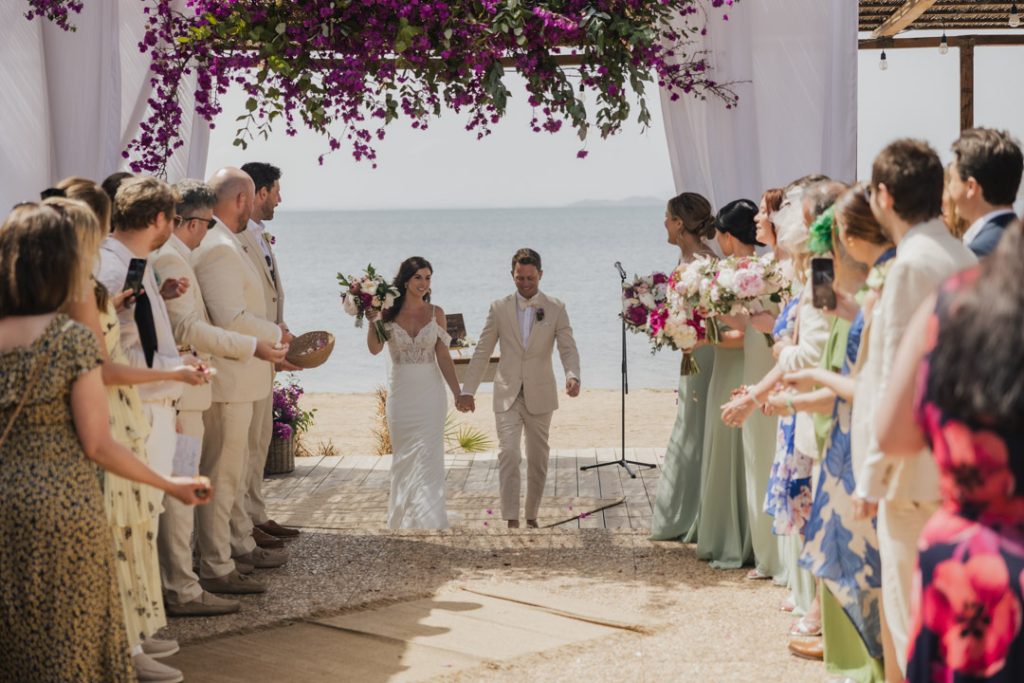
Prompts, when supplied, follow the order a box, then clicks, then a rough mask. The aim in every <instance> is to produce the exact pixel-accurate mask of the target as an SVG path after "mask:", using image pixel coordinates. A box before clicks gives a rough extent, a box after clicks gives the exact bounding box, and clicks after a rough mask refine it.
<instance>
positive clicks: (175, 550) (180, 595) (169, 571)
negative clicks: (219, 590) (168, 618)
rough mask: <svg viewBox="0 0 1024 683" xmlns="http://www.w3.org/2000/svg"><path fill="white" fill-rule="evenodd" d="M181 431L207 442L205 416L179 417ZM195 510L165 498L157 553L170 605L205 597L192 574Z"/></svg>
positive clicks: (183, 414)
mask: <svg viewBox="0 0 1024 683" xmlns="http://www.w3.org/2000/svg"><path fill="white" fill-rule="evenodd" d="M178 422H179V423H181V432H182V434H185V435H187V436H191V437H195V438H197V439H199V440H200V441H202V440H203V431H204V430H203V413H202V412H200V411H197V410H186V411H182V412H181V413H179V414H178ZM194 527H195V508H194V507H192V506H191V505H185V504H184V503H182V502H181V501H179V500H178V499H177V498H175V497H173V496H164V512H163V514H162V515H160V534H159V535H158V536H157V551H158V552H159V553H160V578H161V579H162V580H163V584H164V597H165V599H166V600H167V602H169V603H173V604H177V605H180V604H183V603H186V602H191V601H193V600H195V599H196V598H198V597H199V596H200V595H202V592H203V589H202V588H201V587H200V586H199V577H198V576H196V574H195V572H194V571H192V530H193V528H194Z"/></svg>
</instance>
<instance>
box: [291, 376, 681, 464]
mask: <svg viewBox="0 0 1024 683" xmlns="http://www.w3.org/2000/svg"><path fill="white" fill-rule="evenodd" d="M620 400H621V399H620V393H619V392H618V391H611V390H602V389H592V390H584V391H583V392H581V394H580V396H578V397H577V398H575V399H570V398H567V397H565V396H562V397H560V398H559V401H560V403H561V405H560V407H559V410H558V411H557V412H556V413H555V416H554V419H553V420H552V424H551V447H552V448H612V447H617V446H618V445H619V444H620V441H621V430H620V417H619V411H620ZM476 404H477V409H476V412H475V413H465V414H458V413H456V415H458V417H457V421H458V423H459V424H464V425H468V426H472V427H475V428H477V429H480V430H482V431H483V432H484V433H486V434H487V435H488V436H489V437H490V438H491V440H492V442H493V443H495V444H496V443H497V437H496V435H495V430H494V412H493V410H492V409H491V394H489V393H487V394H484V393H480V394H478V395H477V397H476ZM302 405H303V406H304V407H305V408H315V409H316V411H317V412H316V420H315V423H314V426H313V428H312V429H311V430H310V432H309V433H308V434H307V435H306V437H305V445H306V447H307V448H308V449H309V450H311V451H313V452H320V451H321V450H322V446H324V445H326V444H333V446H334V453H333V454H335V455H349V454H360V455H366V454H373V453H375V452H376V450H375V449H376V439H375V438H374V434H373V428H374V427H375V425H376V424H377V418H376V413H377V398H376V396H375V395H374V394H328V393H310V394H306V395H305V396H304V397H303V398H302ZM675 417H676V392H674V391H655V390H650V389H638V390H634V391H631V392H630V393H629V394H628V395H627V396H626V447H627V448H658V447H662V448H663V447H664V446H665V444H666V443H668V437H669V435H670V434H671V432H672V425H673V422H674V421H675Z"/></svg>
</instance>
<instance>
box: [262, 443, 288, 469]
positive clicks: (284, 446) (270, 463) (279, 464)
mask: <svg viewBox="0 0 1024 683" xmlns="http://www.w3.org/2000/svg"><path fill="white" fill-rule="evenodd" d="M294 469H295V436H294V435H293V436H292V438H290V439H278V438H276V437H275V438H273V439H271V440H270V450H269V451H267V464H266V465H264V466H263V474H288V473H289V472H291V471H292V470H294Z"/></svg>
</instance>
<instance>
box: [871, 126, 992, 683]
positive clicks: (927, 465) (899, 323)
mask: <svg viewBox="0 0 1024 683" xmlns="http://www.w3.org/2000/svg"><path fill="white" fill-rule="evenodd" d="M869 189H870V195H871V210H872V212H873V213H874V214H875V218H877V219H878V222H879V223H880V224H881V225H882V227H883V229H884V230H885V231H886V233H887V234H888V235H889V236H890V237H891V238H892V240H893V241H894V242H895V243H896V258H895V259H893V262H892V266H891V267H890V269H889V273H888V275H887V276H886V278H885V285H884V287H883V289H882V296H881V299H880V300H879V302H878V304H877V305H876V306H875V307H874V310H873V312H872V317H871V322H870V330H869V332H868V348H867V356H866V358H862V366H861V372H862V373H865V376H864V379H865V381H866V382H867V383H868V385H869V386H873V387H874V397H873V398H874V400H873V401H872V404H873V405H874V406H878V405H879V404H880V401H879V400H878V397H880V396H882V395H884V393H885V390H886V385H887V383H888V380H889V377H890V375H891V373H892V364H893V359H894V358H895V356H896V349H897V347H898V346H899V343H900V339H902V337H903V333H904V332H905V330H906V328H907V324H908V323H909V322H910V320H911V318H912V317H913V315H914V312H915V311H916V310H917V308H918V307H919V306H920V305H921V303H922V302H924V300H925V299H927V298H928V297H929V296H930V295H931V294H933V293H934V292H935V290H936V289H937V288H938V286H939V284H941V283H942V281H943V280H945V279H946V278H948V277H949V276H950V275H952V274H954V273H956V272H957V271H960V270H962V269H964V268H967V267H968V266H970V265H971V264H973V263H974V262H975V261H976V259H975V257H974V255H973V254H972V253H971V252H970V250H969V249H968V248H967V247H965V246H964V245H963V244H962V243H961V242H960V241H959V240H957V239H956V238H955V237H953V236H952V235H951V234H950V233H949V230H948V229H947V228H946V226H945V224H944V223H943V222H942V221H941V219H940V218H939V215H940V213H941V210H942V189H943V168H942V163H941V162H940V161H939V157H938V155H937V154H936V153H935V151H934V150H932V149H931V147H929V146H928V144H927V143H925V142H921V141H918V140H909V139H904V140H897V141H895V142H893V143H890V144H889V146H888V147H886V148H885V149H883V150H882V151H881V152H880V153H879V154H878V156H877V157H875V161H874V165H873V167H872V171H871V186H870V188H869ZM869 417H870V416H869ZM858 433H860V431H859V430H856V429H855V430H854V434H855V438H856V434H858ZM866 433H867V434H869V436H867V439H866V441H867V443H866V455H865V457H864V460H863V464H862V465H861V467H860V471H859V472H858V476H857V489H856V492H855V495H856V498H857V507H858V513H859V514H860V515H861V516H867V515H870V514H871V513H872V512H873V511H874V509H875V507H876V506H877V510H878V550H879V556H880V558H881V561H882V606H883V611H884V613H885V620H886V624H887V625H888V626H889V632H890V634H891V635H892V641H893V646H894V647H895V651H896V659H897V663H898V665H899V668H900V671H901V672H902V673H903V674H904V675H905V674H906V667H907V659H906V657H907V645H908V640H909V629H910V609H911V605H910V597H911V588H912V582H913V574H914V567H915V565H916V563H917V539H918V536H920V534H921V530H922V528H923V527H924V524H925V522H927V521H928V518H929V517H931V515H932V513H933V512H935V510H936V509H937V508H938V502H939V474H938V470H937V468H936V466H935V462H934V460H933V459H932V455H931V453H930V452H929V451H927V450H925V451H922V452H921V453H919V454H917V455H916V456H914V457H912V458H904V457H892V458H890V457H886V456H885V454H883V453H881V452H879V449H878V440H877V436H876V433H875V430H874V429H873V428H871V429H869V430H866ZM862 447H865V446H862V444H861V443H854V449H855V450H859V449H861V448H862Z"/></svg>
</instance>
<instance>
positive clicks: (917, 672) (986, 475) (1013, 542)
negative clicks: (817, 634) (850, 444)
mask: <svg viewBox="0 0 1024 683" xmlns="http://www.w3.org/2000/svg"><path fill="white" fill-rule="evenodd" d="M978 272H979V271H978V270H977V269H973V270H970V271H966V272H965V273H962V274H960V275H959V276H957V277H955V278H953V279H952V280H950V281H949V282H948V283H947V284H946V285H945V286H944V287H943V289H942V291H941V293H940V295H939V304H938V306H937V307H936V312H935V314H934V315H933V316H932V319H931V322H930V325H929V332H928V334H929V347H933V346H934V344H935V340H936V337H937V336H938V329H939V326H940V325H941V324H943V318H944V313H945V309H946V307H947V306H948V302H949V299H950V298H951V295H952V294H953V293H954V292H955V291H956V289H958V288H960V287H963V286H965V285H966V286H970V284H971V283H972V282H973V281H974V280H975V279H976V277H977V275H978ZM927 377H928V361H927V360H926V361H925V363H924V366H923V368H922V372H921V376H920V381H921V384H920V388H919V391H918V395H919V396H920V397H921V400H920V403H919V405H918V420H919V421H920V423H921V425H922V428H923V429H924V431H925V434H926V435H927V438H928V440H929V442H930V443H931V448H932V452H933V453H934V456H935V460H936V462H937V464H938V466H939V470H940V472H941V477H942V507H941V508H940V509H939V511H938V512H936V513H935V515H934V516H933V517H932V518H931V520H929V522H928V524H927V525H926V526H925V528H924V531H923V532H922V533H921V538H920V540H919V541H918V549H919V551H920V555H919V558H918V574H917V579H916V582H915V595H914V615H913V620H914V627H913V628H914V631H913V633H914V635H913V637H912V638H911V641H910V643H911V644H910V655H909V662H908V667H907V680H908V681H913V682H915V683H916V682H921V683H924V682H925V681H927V682H929V683H930V682H933V681H942V682H944V683H945V682H948V683H958V682H961V681H962V682H965V683H966V682H967V681H982V680H986V681H1006V682H1007V683H1010V682H1011V681H1013V682H1015V683H1019V682H1021V681H1024V636H1022V635H1021V622H1022V617H1024V607H1022V599H1021V584H1022V583H1024V432H1021V431H1018V432H997V431H992V430H990V429H986V428H985V426H984V425H982V424H968V423H965V422H961V421H959V420H958V419H957V416H956V415H953V414H949V413H945V412H943V411H942V410H941V409H940V408H939V407H938V406H937V405H935V403H934V402H932V401H931V398H930V396H929V395H928V390H927V387H928V384H929V383H928V381H927ZM1021 422H1022V425H1021V426H1022V430H1024V416H1022V420H1021Z"/></svg>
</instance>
